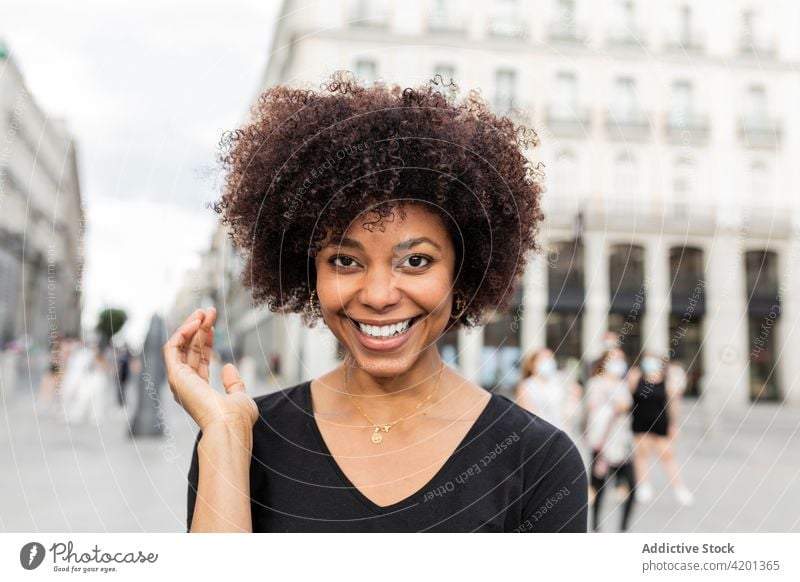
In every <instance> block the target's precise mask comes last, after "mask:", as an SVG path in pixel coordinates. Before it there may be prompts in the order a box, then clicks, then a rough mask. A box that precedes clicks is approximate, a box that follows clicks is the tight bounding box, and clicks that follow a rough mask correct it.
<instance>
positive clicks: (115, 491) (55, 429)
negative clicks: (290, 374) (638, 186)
mask: <svg viewBox="0 0 800 582" xmlns="http://www.w3.org/2000/svg"><path fill="white" fill-rule="evenodd" d="M161 397H162V409H163V411H164V414H165V416H166V418H167V421H168V423H169V430H168V431H166V434H165V436H164V437H163V438H160V439H153V438H142V439H137V440H132V439H131V438H130V437H129V436H128V430H127V422H128V420H127V414H126V412H125V411H124V410H123V409H121V408H114V409H113V413H112V414H111V416H109V417H108V418H107V419H106V421H105V422H104V423H103V424H102V425H101V426H100V427H93V426H70V425H66V424H64V423H63V422H62V421H60V420H59V419H57V418H53V417H49V416H41V415H37V414H36V413H35V412H34V410H33V398H32V397H31V396H30V395H28V394H25V393H24V392H22V391H18V392H17V393H16V395H15V398H13V400H11V401H10V402H7V403H6V404H7V406H5V407H3V405H2V402H0V463H1V464H2V475H3V477H2V479H0V531H6V532H22V531H42V532H53V531H69V532H93V531H103V532H106V531H108V532H181V531H185V519H186V474H187V471H188V467H189V463H190V460H191V457H190V455H191V452H192V446H193V444H194V438H195V437H196V435H197V427H196V426H195V425H194V422H193V421H192V420H191V419H190V418H189V417H188V415H186V414H185V413H184V411H183V410H182V409H181V408H180V407H179V406H178V405H177V403H175V402H174V400H173V399H172V395H171V393H170V392H169V389H164V390H162V391H161ZM132 400H133V399H132ZM130 406H135V402H133V401H131V403H130ZM683 408H684V411H685V418H684V422H683V427H682V430H681V435H680V440H679V443H678V455H679V461H680V462H681V463H683V464H684V467H683V473H684V478H685V481H686V483H687V485H688V486H689V487H690V488H691V489H692V490H693V491H694V493H695V497H696V502H695V505H694V506H693V507H691V508H682V507H680V506H679V505H678V504H677V502H676V501H675V500H674V498H673V496H672V494H671V491H669V490H668V489H665V484H666V480H665V478H664V475H663V473H662V472H661V471H660V469H656V470H655V471H654V473H653V476H652V483H653V485H654V486H655V488H656V498H655V499H654V501H653V502H651V503H650V504H648V505H647V506H642V505H639V504H637V505H636V506H635V507H634V510H633V516H632V520H631V531H635V532H788V531H792V532H798V531H800V479H798V472H800V410H797V409H790V408H782V407H779V406H777V405H764V404H761V405H759V406H757V407H754V408H751V409H748V410H743V411H742V412H741V413H739V414H736V415H730V414H729V415H728V416H725V417H722V418H720V419H718V421H717V423H716V424H715V431H714V432H713V433H712V434H709V435H706V436H704V433H705V430H704V427H703V422H702V418H701V415H700V413H699V407H696V406H694V403H693V402H692V401H687V402H686V405H685V406H684V407H683ZM131 410H133V408H132V409H131ZM614 497H615V496H614V492H613V491H609V494H607V495H606V497H605V499H604V503H603V505H604V507H603V509H604V517H603V520H602V526H601V529H602V530H603V531H607V532H610V531H616V528H617V526H618V524H619V514H618V513H617V511H616V509H615V506H616V501H615V499H614Z"/></svg>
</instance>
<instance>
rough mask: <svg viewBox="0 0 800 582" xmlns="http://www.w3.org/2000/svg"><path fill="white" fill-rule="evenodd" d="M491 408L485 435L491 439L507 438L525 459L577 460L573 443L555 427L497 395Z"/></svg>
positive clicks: (493, 397)
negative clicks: (562, 458) (488, 434)
mask: <svg viewBox="0 0 800 582" xmlns="http://www.w3.org/2000/svg"><path fill="white" fill-rule="evenodd" d="M491 404H492V406H493V408H492V411H493V413H492V415H491V416H492V418H491V419H490V421H489V422H490V429H489V431H490V433H491V436H492V437H494V438H497V439H499V438H500V437H502V436H504V435H505V436H510V437H511V438H512V439H513V440H514V441H518V442H519V443H520V444H521V447H520V448H521V450H522V451H523V454H526V456H527V457H528V458H532V457H535V458H539V459H544V458H550V457H555V458H557V457H561V456H564V455H567V456H569V457H570V458H571V459H572V460H573V461H574V460H576V459H579V458H580V455H579V454H578V450H577V447H576V446H575V443H573V442H572V439H571V438H570V437H569V436H568V435H567V433H566V432H565V431H563V430H562V429H560V428H559V427H557V426H555V425H553V424H551V423H550V422H548V421H546V420H544V419H543V418H541V417H540V416H538V415H536V414H534V413H533V412H530V411H529V410H527V409H526V408H523V407H522V406H519V405H518V404H517V403H516V402H513V401H511V400H510V399H508V398H507V397H505V396H502V395H500V394H493V395H492V403H491ZM576 455H577V456H576ZM581 464H582V461H581Z"/></svg>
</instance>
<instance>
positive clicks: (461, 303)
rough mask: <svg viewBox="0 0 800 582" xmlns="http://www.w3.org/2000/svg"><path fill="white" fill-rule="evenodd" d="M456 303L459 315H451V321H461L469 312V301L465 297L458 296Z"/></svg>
mask: <svg viewBox="0 0 800 582" xmlns="http://www.w3.org/2000/svg"><path fill="white" fill-rule="evenodd" d="M454 303H455V307H456V310H457V311H458V314H457V315H454V314H452V313H451V314H450V317H451V319H461V316H462V315H464V312H465V311H466V310H467V300H466V298H465V297H464V296H463V295H461V294H460V293H459V294H457V295H456V300H455V302H454Z"/></svg>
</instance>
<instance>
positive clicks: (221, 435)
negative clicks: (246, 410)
mask: <svg viewBox="0 0 800 582" xmlns="http://www.w3.org/2000/svg"><path fill="white" fill-rule="evenodd" d="M200 431H201V432H202V433H203V436H202V437H201V438H200V442H202V441H204V440H205V441H206V442H208V441H220V440H222V441H226V442H230V443H232V444H236V445H238V446H241V447H246V448H247V449H252V448H253V427H252V426H248V424H247V423H246V422H245V421H236V422H231V421H215V422H212V423H210V424H208V425H206V426H205V427H203V428H201V429H200Z"/></svg>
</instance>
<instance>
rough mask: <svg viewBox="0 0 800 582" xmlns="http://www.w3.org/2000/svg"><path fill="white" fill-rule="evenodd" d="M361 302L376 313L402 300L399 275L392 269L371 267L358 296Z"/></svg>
mask: <svg viewBox="0 0 800 582" xmlns="http://www.w3.org/2000/svg"><path fill="white" fill-rule="evenodd" d="M358 298H359V301H360V302H361V303H362V304H364V305H367V306H369V307H371V308H372V309H374V310H375V311H383V310H385V309H387V308H389V307H391V306H392V305H396V304H397V303H399V302H400V299H402V293H401V292H400V290H399V289H398V288H397V274H396V273H394V272H393V271H392V269H391V267H384V266H370V267H369V268H368V269H367V272H366V275H365V277H364V279H363V285H362V287H361V289H360V291H359V295H358Z"/></svg>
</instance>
